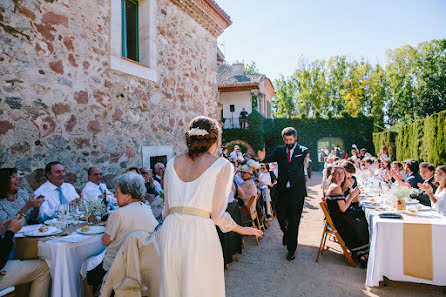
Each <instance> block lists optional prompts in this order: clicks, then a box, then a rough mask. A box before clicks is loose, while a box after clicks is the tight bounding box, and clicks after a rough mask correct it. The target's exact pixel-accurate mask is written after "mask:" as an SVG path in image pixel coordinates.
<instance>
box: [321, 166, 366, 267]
mask: <svg viewBox="0 0 446 297" xmlns="http://www.w3.org/2000/svg"><path fill="white" fill-rule="evenodd" d="M347 189H348V186H347V174H346V172H345V169H344V168H343V167H341V166H334V167H333V168H332V172H331V181H330V183H329V185H328V189H327V193H326V199H327V206H328V211H329V212H330V216H331V218H332V220H333V223H334V225H335V227H336V229H337V230H338V232H339V234H340V235H341V237H342V239H343V240H344V241H345V244H346V245H347V247H348V248H349V249H350V251H352V252H353V253H355V254H357V255H358V256H360V258H359V261H360V264H361V267H363V268H365V267H366V264H367V258H368V253H369V231H368V225H367V222H366V221H364V220H361V219H360V218H357V217H354V216H352V214H351V213H349V212H348V211H347V209H348V208H349V206H350V204H351V203H352V201H353V199H354V198H355V197H356V196H357V195H358V194H359V188H355V189H351V190H350V192H349V194H348V195H347V197H345V196H344V193H345V192H346V191H347Z"/></svg>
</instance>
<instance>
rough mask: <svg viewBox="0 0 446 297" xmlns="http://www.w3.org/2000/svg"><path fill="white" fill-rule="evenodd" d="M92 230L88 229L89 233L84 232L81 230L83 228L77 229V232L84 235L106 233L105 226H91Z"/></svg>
mask: <svg viewBox="0 0 446 297" xmlns="http://www.w3.org/2000/svg"><path fill="white" fill-rule="evenodd" d="M89 227H90V229H88V230H87V231H85V232H83V231H82V230H81V229H82V228H77V229H76V231H77V232H78V233H80V234H84V235H94V234H101V233H104V232H105V227H104V226H89Z"/></svg>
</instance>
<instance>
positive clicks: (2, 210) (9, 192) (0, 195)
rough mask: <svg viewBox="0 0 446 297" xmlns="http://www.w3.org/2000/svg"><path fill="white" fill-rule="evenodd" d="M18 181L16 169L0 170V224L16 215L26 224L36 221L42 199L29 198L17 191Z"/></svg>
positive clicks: (23, 192)
mask: <svg viewBox="0 0 446 297" xmlns="http://www.w3.org/2000/svg"><path fill="white" fill-rule="evenodd" d="M19 181H20V178H19V177H18V176H17V169H16V168H2V169H0V222H3V221H6V220H9V219H12V218H15V217H16V216H17V214H21V215H22V216H24V217H25V222H26V223H28V222H34V221H36V220H37V216H38V215H39V208H40V206H41V205H42V203H43V197H37V198H36V196H31V197H29V195H28V193H27V192H26V191H25V190H23V189H19Z"/></svg>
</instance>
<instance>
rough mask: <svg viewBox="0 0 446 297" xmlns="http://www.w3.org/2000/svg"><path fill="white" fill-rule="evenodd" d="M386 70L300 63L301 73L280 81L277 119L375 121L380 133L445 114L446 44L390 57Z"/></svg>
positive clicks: (355, 63)
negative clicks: (303, 117)
mask: <svg viewBox="0 0 446 297" xmlns="http://www.w3.org/2000/svg"><path fill="white" fill-rule="evenodd" d="M386 54H387V65H386V66H385V67H383V66H381V65H379V64H377V65H374V66H373V65H371V64H370V63H369V62H368V61H366V60H364V59H360V60H352V59H349V58H348V57H346V56H334V57H331V58H330V59H328V61H326V60H314V61H307V60H305V59H304V58H303V57H300V58H299V61H298V67H297V69H296V71H295V72H294V73H293V75H291V76H290V77H288V78H285V77H283V76H282V77H281V78H280V79H278V80H276V81H275V88H276V92H277V94H276V98H275V99H276V101H275V105H274V107H275V108H276V117H287V118H291V117H295V116H297V115H302V114H305V115H306V116H307V117H315V116H316V115H318V117H325V118H327V117H338V116H340V115H341V114H342V113H344V112H347V113H348V114H349V115H350V116H358V115H361V114H363V115H370V116H372V117H373V118H374V119H375V126H376V129H380V128H379V127H383V126H385V125H395V124H397V123H398V122H403V123H408V122H413V121H414V120H416V119H420V118H424V117H426V116H429V115H432V114H434V113H436V112H439V111H442V110H445V109H446V39H442V40H432V41H429V42H423V43H420V44H419V45H418V46H417V47H412V46H408V45H405V46H402V47H400V48H397V49H393V50H389V51H387V53H386Z"/></svg>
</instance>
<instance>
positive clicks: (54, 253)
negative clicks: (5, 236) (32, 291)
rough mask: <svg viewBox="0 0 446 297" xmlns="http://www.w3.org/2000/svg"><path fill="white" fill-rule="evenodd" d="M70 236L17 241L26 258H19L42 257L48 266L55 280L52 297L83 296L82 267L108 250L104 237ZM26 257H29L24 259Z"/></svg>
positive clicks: (53, 281)
mask: <svg viewBox="0 0 446 297" xmlns="http://www.w3.org/2000/svg"><path fill="white" fill-rule="evenodd" d="M37 228H38V227H37ZM71 229H73V228H71ZM68 233H69V235H66V236H52V237H42V238H30V237H25V238H20V239H19V238H17V239H16V241H17V245H18V246H17V247H16V254H17V248H18V249H19V250H20V249H22V251H21V252H19V254H22V255H16V256H18V258H27V259H29V258H36V257H39V258H42V259H44V260H45V261H46V263H47V264H48V267H49V268H50V273H51V277H52V285H51V286H52V287H51V295H52V296H63V297H78V296H83V285H82V282H81V279H80V270H81V265H82V263H83V262H84V260H86V259H87V258H89V257H90V256H94V255H97V254H99V253H101V252H102V251H103V250H104V249H105V248H104V246H103V245H102V242H101V238H102V234H97V235H83V234H79V233H77V232H73V230H69V232H68ZM19 237H20V236H19ZM24 250H27V251H24ZM23 254H27V255H26V256H25V257H23Z"/></svg>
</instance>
